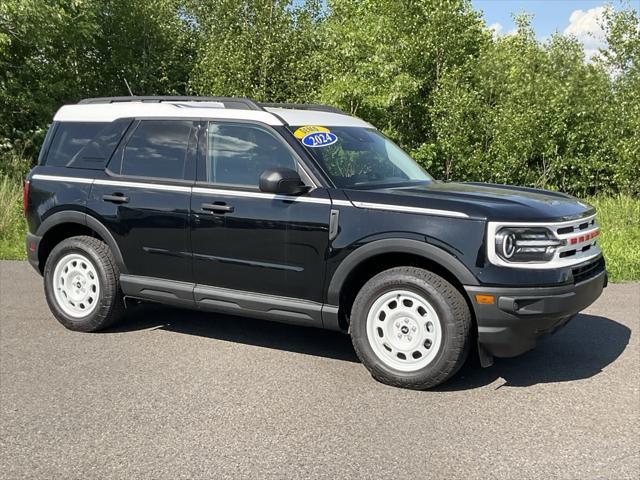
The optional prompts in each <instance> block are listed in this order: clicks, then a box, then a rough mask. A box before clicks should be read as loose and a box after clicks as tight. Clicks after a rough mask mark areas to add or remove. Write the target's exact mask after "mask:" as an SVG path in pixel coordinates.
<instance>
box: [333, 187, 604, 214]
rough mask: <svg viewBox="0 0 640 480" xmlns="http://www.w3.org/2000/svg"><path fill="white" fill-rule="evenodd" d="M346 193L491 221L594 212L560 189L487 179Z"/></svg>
mask: <svg viewBox="0 0 640 480" xmlns="http://www.w3.org/2000/svg"><path fill="white" fill-rule="evenodd" d="M345 193H346V195H347V196H348V197H349V199H350V200H351V201H355V202H368V203H381V204H389V205H394V206H395V205H397V206H408V207H418V208H431V209H440V210H449V211H455V212H461V213H464V214H466V215H468V216H469V217H470V218H475V219H484V220H492V221H494V220H495V221H503V220H504V221H519V222H528V221H536V222H545V221H565V220H573V219H575V218H580V217H583V216H585V215H589V214H591V213H593V212H594V209H593V207H591V206H589V205H587V204H585V203H581V202H579V201H578V200H577V199H576V198H574V197H572V196H570V195H566V194H563V193H558V192H550V191H547V190H537V189H534V188H525V187H514V186H508V185H495V184H487V183H442V182H430V183H426V184H422V185H418V186H411V187H392V188H380V189H373V190H345Z"/></svg>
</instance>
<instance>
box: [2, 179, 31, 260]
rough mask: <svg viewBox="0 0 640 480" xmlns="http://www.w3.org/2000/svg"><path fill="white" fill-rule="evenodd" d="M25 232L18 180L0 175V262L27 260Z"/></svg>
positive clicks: (20, 188)
mask: <svg viewBox="0 0 640 480" xmlns="http://www.w3.org/2000/svg"><path fill="white" fill-rule="evenodd" d="M26 232H27V225H26V223H25V221H24V217H23V215H22V185H21V183H20V180H15V179H14V178H12V177H9V176H7V175H0V260H22V259H25V258H27V254H26V251H25V243H24V237H25V235H26Z"/></svg>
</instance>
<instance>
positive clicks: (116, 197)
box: [102, 193, 129, 203]
mask: <svg viewBox="0 0 640 480" xmlns="http://www.w3.org/2000/svg"><path fill="white" fill-rule="evenodd" d="M102 200H104V201H105V202H111V203H129V197H125V196H124V195H123V194H121V193H114V194H113V195H103V196H102Z"/></svg>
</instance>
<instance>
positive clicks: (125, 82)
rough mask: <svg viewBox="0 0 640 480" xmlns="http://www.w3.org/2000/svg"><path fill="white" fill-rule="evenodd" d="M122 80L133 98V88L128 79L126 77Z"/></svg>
mask: <svg viewBox="0 0 640 480" xmlns="http://www.w3.org/2000/svg"><path fill="white" fill-rule="evenodd" d="M122 79H123V80H124V84H125V85H126V86H127V90H129V95H131V96H132V97H133V92H132V91H131V87H130V86H129V82H127V79H126V78H125V77H122Z"/></svg>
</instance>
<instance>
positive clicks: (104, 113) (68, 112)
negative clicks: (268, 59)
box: [53, 102, 282, 125]
mask: <svg viewBox="0 0 640 480" xmlns="http://www.w3.org/2000/svg"><path fill="white" fill-rule="evenodd" d="M221 107H222V108H221ZM132 117H134V118H194V119H196V118H221V119H225V120H254V121H256V122H262V123H266V124H267V125H282V122H281V121H280V120H279V119H278V118H277V117H276V116H274V115H271V114H270V113H268V112H262V111H259V110H238V109H231V108H224V107H223V106H222V104H220V106H217V105H216V104H215V102H161V103H152V102H116V103H80V104H77V105H65V106H63V107H61V108H60V109H59V110H58V111H57V112H56V114H55V116H54V117H53V120H54V121H55V122H112V121H113V120H116V119H118V118H132Z"/></svg>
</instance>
